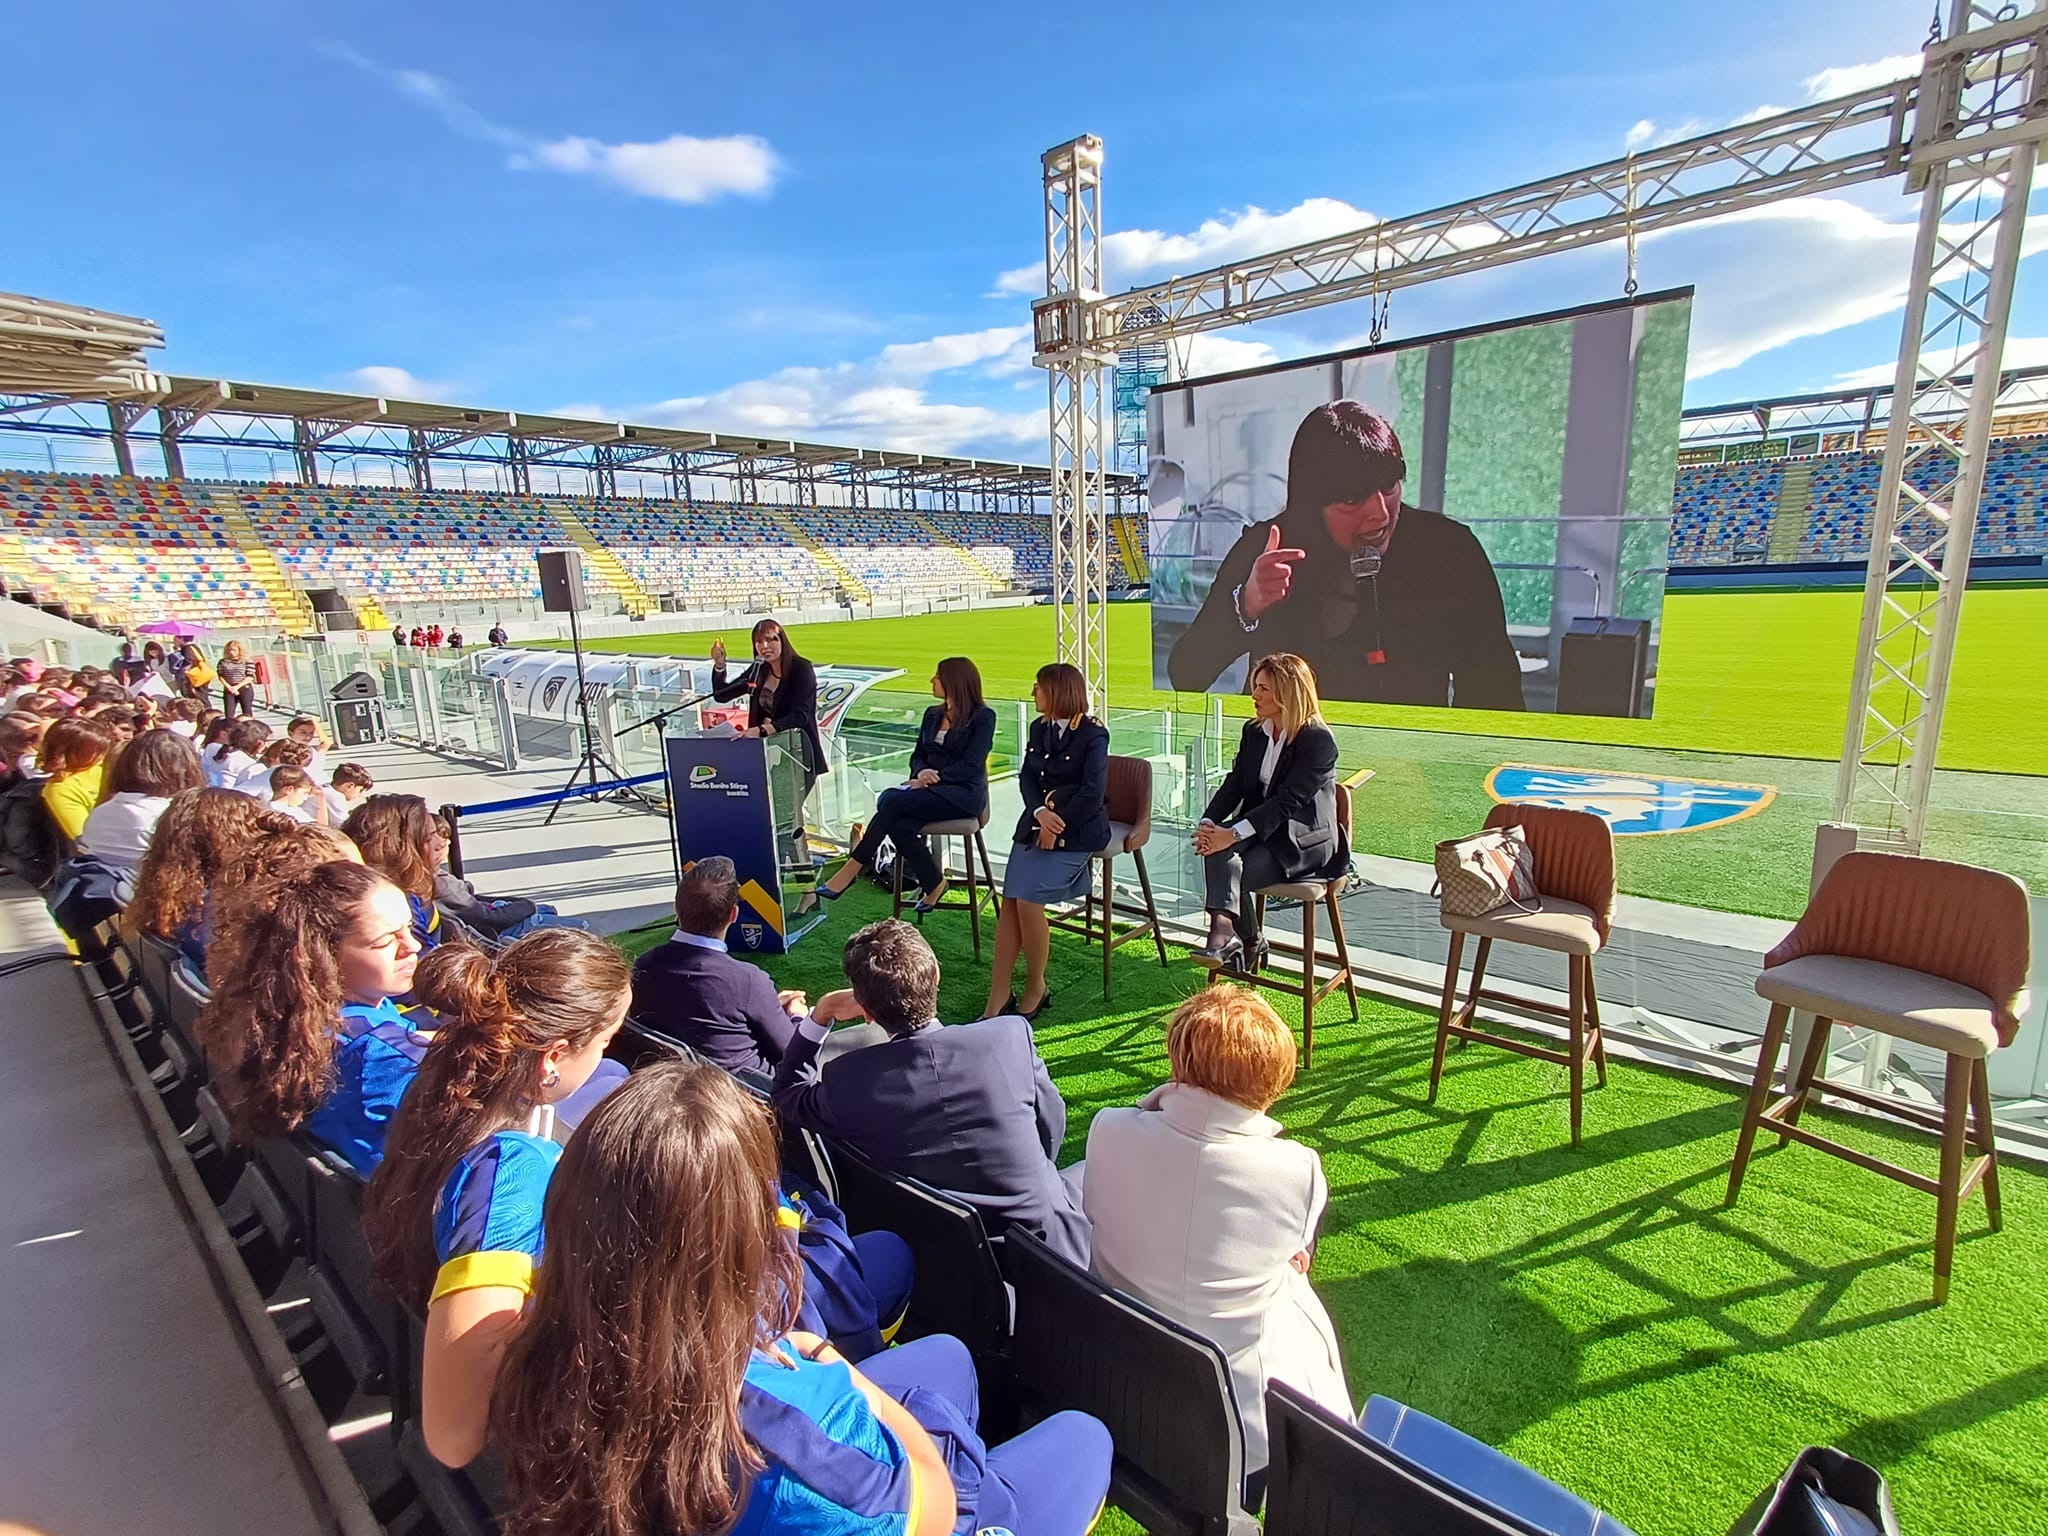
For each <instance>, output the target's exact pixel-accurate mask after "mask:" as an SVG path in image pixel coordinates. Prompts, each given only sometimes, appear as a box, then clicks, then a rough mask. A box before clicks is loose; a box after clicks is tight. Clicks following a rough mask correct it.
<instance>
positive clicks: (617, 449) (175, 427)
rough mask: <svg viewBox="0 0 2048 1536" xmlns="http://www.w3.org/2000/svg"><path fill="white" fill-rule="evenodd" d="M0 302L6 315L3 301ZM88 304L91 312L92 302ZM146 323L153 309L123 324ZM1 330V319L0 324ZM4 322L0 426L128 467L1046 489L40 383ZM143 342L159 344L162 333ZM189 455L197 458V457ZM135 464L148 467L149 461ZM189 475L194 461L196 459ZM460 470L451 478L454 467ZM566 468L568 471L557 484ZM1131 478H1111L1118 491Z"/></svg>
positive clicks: (651, 484)
mask: <svg viewBox="0 0 2048 1536" xmlns="http://www.w3.org/2000/svg"><path fill="white" fill-rule="evenodd" d="M0 313H4V312H0ZM84 313H87V314H90V313H92V312H91V311H85V312H84ZM133 323H136V324H147V322H133ZM0 327H4V321H0ZM6 342H7V337H6V334H5V331H4V328H0V432H6V431H8V430H10V429H11V430H20V431H25V432H32V433H36V434H40V435H43V436H45V437H46V438H49V439H51V440H53V441H54V440H59V439H64V438H73V439H86V440H94V441H98V442H102V443H109V444H110V445H111V450H112V454H113V458H114V467H115V468H116V470H117V471H118V472H119V473H121V474H124V475H132V474H134V473H136V469H137V450H138V448H142V447H147V448H149V449H150V450H152V451H153V455H154V456H157V457H159V458H160V462H161V468H162V473H163V474H165V475H167V476H170V477H172V478H180V479H182V478H184V477H185V476H186V475H187V472H188V468H189V467H190V466H188V463H187V459H188V456H190V455H194V451H195V450H206V449H212V450H218V451H219V452H220V454H221V456H222V458H221V464H222V470H223V473H222V475H221V478H225V479H236V478H247V476H245V475H244V474H243V473H241V472H240V471H238V470H237V469H236V468H235V465H236V463H237V460H238V459H239V460H240V461H241V462H243V463H245V464H246V463H247V462H249V459H250V456H252V455H253V456H255V459H256V462H257V463H258V464H267V465H268V468H267V470H266V471H265V472H264V473H263V474H262V475H260V476H259V477H260V478H269V479H285V480H297V481H300V482H302V483H304V484H308V485H317V484H320V483H321V482H322V481H323V480H332V479H336V478H340V476H339V473H338V472H339V471H341V470H342V469H344V468H346V469H348V470H350V471H351V472H352V473H351V475H350V476H349V477H348V478H359V477H360V472H361V470H362V468H363V466H364V464H365V463H370V464H376V465H380V466H384V467H385V468H386V469H387V470H388V472H389V473H390V475H391V477H392V480H393V482H394V483H404V484H410V485H411V486H412V487H413V488H414V489H416V490H421V491H428V490H433V489H435V488H436V486H437V484H438V485H440V486H442V487H444V488H446V487H449V486H451V485H452V484H458V483H459V484H463V485H466V484H467V483H468V478H467V475H466V473H463V471H465V470H466V469H469V468H475V469H477V470H479V471H480V472H481V473H482V474H483V476H484V482H483V483H484V487H485V488H489V489H493V490H501V491H508V492H513V493H517V494H522V495H532V494H536V493H537V492H538V491H542V490H545V489H547V488H548V478H547V477H548V476H549V474H550V473H552V474H553V476H554V482H555V483H554V488H555V489H557V490H563V491H568V492H571V493H583V494H590V495H597V496H617V495H620V494H626V495H639V496H643V497H650V498H659V499H667V500H673V501H677V502H681V503H685V504H695V503H712V504H716V503H726V502H731V503H741V504H758V503H759V502H761V500H762V499H763V498H764V497H766V498H767V499H768V500H769V501H771V502H776V503H782V504H787V505H790V506H797V507H824V508H831V507H844V508H846V509H848V510H851V511H864V510H867V509H869V508H884V507H887V508H900V509H903V510H910V511H914V510H919V509H923V510H929V511H945V512H958V511H962V510H968V511H986V512H995V511H1001V510H1021V511H1032V510H1037V509H1039V508H1040V507H1041V506H1042V504H1043V502H1044V498H1045V468H1044V466H1043V465H1034V464H1009V463H1002V462H998V461H992V460H988V459H971V458H958V457H952V456H949V455H945V454H932V453H907V452H900V451H898V450H895V449H887V448H842V447H834V446H830V445H827V444H822V443H802V442H793V441H787V440H784V439H779V438H760V437H754V436H751V435H748V434H735V433H728V432H693V431H685V430H682V429H678V428H673V427H650V426H635V425H631V424H628V423H622V422H597V421H582V420H578V419H576V418H573V417H566V416H535V415H529V414H527V413H524V412H516V413H515V412H512V411H503V410H487V409H482V408H475V407H465V406H450V405H432V404H426V403H423V402H417V401H407V400H386V399H378V398H374V397H370V398H364V397H358V396H350V395H340V394H331V393H327V392H325V391H321V390H306V389H286V388H280V387H277V386H274V385H268V384H248V383H240V382H235V381H231V380H223V379H197V378H183V377H166V376H164V375H162V374H151V373H147V372H146V371H144V372H143V373H141V374H139V375H137V376H135V377H129V376H126V375H120V374H115V375H108V376H105V377H102V378H100V379H99V381H98V383H97V384H88V383H86V382H84V381H82V380H81V381H78V382H76V383H74V384H72V385H67V386H66V387H64V388H62V389H55V388H52V387H50V386H51V383H52V382H53V381H51V380H49V379H48V377H47V375H45V374H42V373H38V372H36V371H34V370H33V368H32V367H31V366H30V364H29V363H28V362H27V361H25V360H24V357H23V356H22V355H18V354H17V353H16V352H15V351H14V350H12V349H10V348H9V347H8V346H7V345H6ZM150 344H151V345H161V344H162V341H161V337H160V336H159V337H158V339H157V341H155V342H153V343H150ZM195 462H199V466H200V470H204V469H206V468H208V467H209V466H206V465H205V464H204V463H203V462H201V461H200V460H198V459H197V458H195ZM144 467H145V472H147V471H148V470H153V469H155V468H156V467H157V466H156V464H154V463H148V464H145V466H144ZM195 472H198V471H195ZM458 475H460V477H461V478H460V479H459V480H458V478H457V477H458ZM564 476H566V477H567V479H566V481H565V480H564ZM1130 490H1131V485H1130V482H1129V481H1128V478H1127V477H1118V478H1116V479H1114V480H1113V481H1111V482H1109V483H1107V484H1106V486H1105V491H1106V492H1107V493H1108V494H1111V495H1127V494H1129V493H1130Z"/></svg>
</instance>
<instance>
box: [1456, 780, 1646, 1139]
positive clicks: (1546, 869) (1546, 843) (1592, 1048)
mask: <svg viewBox="0 0 2048 1536" xmlns="http://www.w3.org/2000/svg"><path fill="white" fill-rule="evenodd" d="M1513 826H1519V827H1521V829H1522V832H1523V835H1524V836H1525V837H1527V839H1528V841H1529V853H1530V857H1531V858H1532V859H1533V861H1534V863H1535V866H1536V889H1537V898H1536V910H1535V911H1533V912H1526V913H1525V912H1517V911H1514V910H1513V909H1511V908H1506V907H1503V908H1499V909H1496V910H1495V911H1492V912H1486V913H1482V914H1481V915H1480V916H1478V917H1458V916H1455V915H1453V914H1451V913H1449V912H1445V913H1443V914H1442V918H1441V920H1442V922H1443V925H1444V927H1446V928H1448V929H1450V931H1451V952H1450V956H1449V958H1448V959H1447V960H1446V961H1445V962H1444V1000H1443V1008H1442V1011H1441V1012H1440V1013H1439V1014H1438V1016H1437V1025H1436V1054H1435V1056H1434V1057H1433V1058H1432V1059H1431V1061H1430V1064H1429V1102H1430V1103H1432V1104H1434V1103H1435V1102H1436V1090H1437V1084H1438V1083H1439V1082H1440V1081H1441V1080H1442V1078H1443V1075H1444V1051H1445V1049H1446V1047H1448V1046H1449V1044H1450V1042H1451V1039H1452V1037H1453V1036H1456V1037H1457V1038H1458V1039H1460V1040H1476V1041H1478V1042H1480V1043H1481V1044H1483V1045H1497V1046H1499V1047H1501V1048H1502V1049H1503V1050H1509V1051H1514V1052H1517V1053H1518V1054H1520V1055H1523V1056H1533V1057H1535V1058H1536V1059H1537V1060H1538V1061H1554V1062H1556V1063H1557V1064H1558V1065H1559V1066H1562V1067H1569V1068H1570V1069H1571V1116H1572V1145H1573V1146H1577V1145H1578V1144H1579V1121H1580V1117H1581V1111H1582V1108H1583V1104H1584V1099H1585V1086H1586V1063H1587V1062H1588V1061H1590V1062H1592V1063H1593V1069H1594V1071H1595V1072H1596V1073H1598V1074H1599V1083H1600V1086H1601V1087H1603V1088H1604V1087H1606V1086H1607V1044H1606V1042H1605V1040H1603V1039H1602V1038H1601V1033H1600V997H1599V993H1598V991H1597V989H1596V988H1595V986H1594V983H1593V957H1594V956H1595V955H1597V954H1598V953H1599V952H1600V950H1601V947H1602V946H1603V945H1605V944H1606V942H1607V936H1608V934H1609V932H1610V931H1612V929H1613V927H1614V896H1615V879H1614V833H1613V831H1612V830H1611V829H1610V828H1609V827H1608V825H1607V823H1606V822H1605V821H1604V820H1603V819H1601V818H1600V817H1598V816H1595V815H1594V814H1593V813H1592V812H1590V811H1567V810H1560V809H1558V808H1556V807H1554V806H1547V805H1519V804H1507V805H1496V806H1495V807H1494V808H1493V809H1492V810H1491V811H1489V812H1488V813H1487V816H1486V827H1487V830H1489V831H1493V830H1495V829H1498V828H1501V827H1513ZM1468 934H1469V935H1470V936H1472V937H1473V938H1476V939H1478V940H1479V948H1478V950H1477V952H1476V953H1474V955H1473V956H1472V985H1471V988H1470V990H1469V991H1467V992H1466V994H1465V1001H1464V1002H1463V1003H1462V1004H1461V1003H1459V1002H1458V1000H1457V998H1458V962H1459V960H1460V959H1461V958H1462V956H1463V954H1464V951H1465V939H1466V936H1467V935H1468ZM1496 939H1497V940H1499V941H1500V942H1501V943H1503V944H1527V945H1530V946H1531V947H1533V948H1536V949H1547V950H1550V951H1552V952H1553V953H1556V954H1561V955H1563V956H1564V957H1565V975H1566V996H1567V998H1568V1004H1567V1006H1565V1007H1563V1008H1560V1007H1558V1006H1557V1005H1556V1004H1554V1003H1545V1002H1539V1001H1537V1000H1536V999H1534V998H1529V997H1516V996H1512V995H1510V994H1508V993H1505V992H1495V991H1489V990H1487V988H1486V986H1485V981H1486V959H1487V956H1488V955H1489V954H1491V953H1492V952H1493V945H1494V941H1495V940H1496ZM1481 1002H1495V1003H1506V1004H1509V1005H1511V1006H1513V1007H1516V1008H1521V1009H1527V1010H1529V1011H1531V1012H1535V1013H1541V1014H1547V1015H1549V1016H1550V1017H1553V1018H1558V1019H1562V1020H1564V1022H1565V1029H1566V1042H1565V1048H1564V1049H1563V1050H1558V1049H1557V1048H1556V1047H1554V1046H1544V1045H1537V1044H1535V1043H1533V1042H1531V1041H1527V1040H1516V1039H1513V1038H1511V1037H1509V1036H1507V1035H1496V1034H1492V1033H1489V1032H1488V1031H1486V1030H1483V1029H1481V1028H1479V1027H1478V1026H1477V1024H1476V1023H1475V1022H1474V1020H1475V1018H1476V1016H1477V1013H1478V1008H1479V1004H1480V1003H1481Z"/></svg>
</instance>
